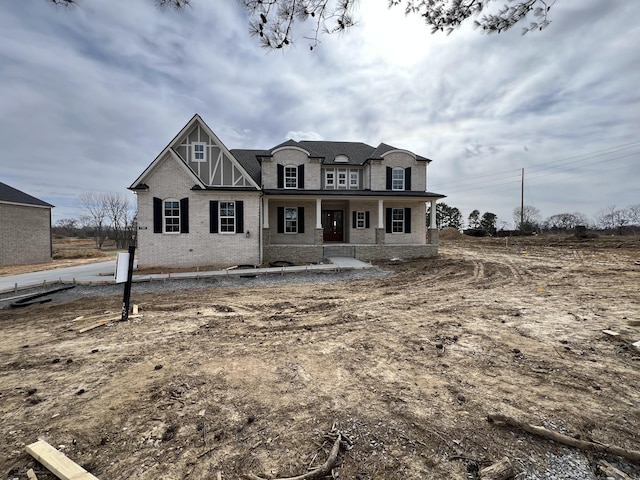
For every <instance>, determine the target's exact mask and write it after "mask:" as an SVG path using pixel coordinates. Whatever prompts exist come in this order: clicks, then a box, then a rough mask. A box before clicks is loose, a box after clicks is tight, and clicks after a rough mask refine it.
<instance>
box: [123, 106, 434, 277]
mask: <svg viewBox="0 0 640 480" xmlns="http://www.w3.org/2000/svg"><path fill="white" fill-rule="evenodd" d="M430 162H431V160H429V159H427V158H425V157H422V156H420V155H417V154H415V153H413V152H411V151H409V150H405V149H402V148H397V147H394V146H391V145H388V144H385V143H381V144H379V145H378V146H377V147H373V146H370V145H367V144H365V143H361V142H328V141H295V140H287V141H285V142H283V143H281V144H279V145H276V146H275V147H273V148H271V149H265V150H249V149H234V150H228V149H227V148H226V146H225V145H224V144H223V143H222V142H221V141H220V139H218V137H217V136H216V135H215V134H214V133H213V131H211V129H210V128H209V127H208V125H207V124H206V123H205V122H204V121H203V120H202V119H201V118H200V117H199V116H198V115H195V116H194V117H193V118H192V119H191V121H190V122H189V123H188V124H187V125H185V127H184V128H183V129H182V130H181V131H180V132H179V133H178V134H177V135H176V137H175V138H174V139H173V140H172V141H171V142H170V143H169V145H168V146H167V147H166V148H165V150H163V151H162V152H161V153H160V155H158V157H156V159H155V160H154V161H153V162H152V163H151V164H150V165H149V166H148V167H147V169H146V170H145V171H144V172H143V173H142V174H141V175H140V177H138V179H137V180H136V181H135V182H134V183H133V184H132V186H131V187H130V188H131V189H132V190H134V191H135V192H136V193H137V194H138V209H139V225H140V226H139V228H140V230H139V237H138V238H139V246H140V259H139V263H140V264H141V265H144V264H147V265H151V264H153V265H160V264H173V265H187V264H189V265H193V266H203V267H204V266H211V265H220V266H228V265H229V264H234V263H238V264H239V263H243V264H247V263H251V264H254V265H257V264H261V263H268V262H270V261H275V260H287V261H290V262H296V263H309V262H321V261H325V260H326V258H327V257H330V256H331V255H334V256H335V255H339V256H344V255H347V256H353V257H356V258H359V259H362V260H375V259H379V258H392V257H401V258H411V257H419V256H429V255H436V254H437V247H438V242H437V230H436V225H435V215H431V217H430V218H429V219H426V218H425V204H426V203H427V202H428V203H430V204H431V211H432V212H435V203H436V201H437V200H438V199H439V198H442V197H443V195H439V194H436V193H431V192H428V191H427V165H428V164H429V163H430ZM425 220H428V221H425Z"/></svg>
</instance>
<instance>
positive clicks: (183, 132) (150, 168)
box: [129, 113, 261, 190]
mask: <svg viewBox="0 0 640 480" xmlns="http://www.w3.org/2000/svg"><path fill="white" fill-rule="evenodd" d="M195 125H199V126H200V127H201V128H203V129H204V131H205V133H206V134H207V135H208V136H209V138H210V139H212V141H213V142H214V143H215V144H216V145H217V146H218V147H220V150H221V151H222V152H224V153H226V154H227V156H228V157H229V159H230V160H231V162H232V163H233V164H234V165H235V166H236V167H237V168H238V169H239V170H240V172H242V174H243V175H244V176H245V177H246V179H247V181H248V182H249V184H250V185H251V186H252V187H254V188H255V189H256V190H260V189H261V188H260V186H259V185H258V184H257V183H256V182H255V180H253V178H251V175H249V173H248V172H247V171H246V170H245V169H244V168H243V167H242V165H241V164H240V162H238V160H236V158H235V157H234V156H233V155H232V154H231V152H230V151H229V149H228V148H227V147H226V146H225V145H224V143H222V142H221V141H220V139H219V138H218V137H217V135H216V134H215V133H213V131H212V130H211V129H210V128H209V126H208V125H207V124H206V123H205V121H204V120H203V119H202V117H200V115H198V114H197V113H196V114H195V115H194V116H193V117H192V118H191V120H189V121H188V122H187V124H186V125H185V126H184V127H182V130H180V131H179V132H178V134H177V135H176V136H175V137H173V140H171V142H169V144H168V145H167V146H166V147H165V148H164V149H163V150H162V151H161V152H160V154H158V156H157V157H156V158H155V159H154V160H153V162H151V163H150V164H149V166H148V167H147V168H146V169H145V170H144V172H142V174H140V176H139V177H138V178H137V179H136V180H135V181H134V182H133V183H132V184H131V186H130V187H129V189H131V190H133V189H135V187H136V186H137V185H139V184H141V183H144V181H145V180H146V178H147V177H148V176H149V175H150V174H151V172H152V171H153V170H154V169H155V168H156V167H157V165H158V163H160V161H161V160H162V159H163V158H164V156H165V155H166V154H167V152H169V151H170V152H172V156H173V157H174V158H175V159H176V160H178V161H179V162H180V163H181V164H182V165H183V166H184V167H185V169H186V170H187V171H189V172H190V174H191V175H192V177H193V179H194V180H195V182H196V183H197V184H198V185H199V186H200V187H202V188H203V189H206V186H205V184H204V183H203V182H202V181H201V180H200V179H199V178H198V176H197V175H196V174H195V172H194V171H193V170H192V169H191V168H190V167H189V166H188V165H187V164H186V163H185V162H186V160H182V159H181V158H180V156H179V155H178V154H177V153H176V152H175V151H174V150H173V148H174V147H175V146H176V145H177V142H178V140H180V139H181V138H182V137H183V136H184V135H186V134H187V133H188V132H189V131H190V130H191V129H192V128H193V127H194V126H195Z"/></svg>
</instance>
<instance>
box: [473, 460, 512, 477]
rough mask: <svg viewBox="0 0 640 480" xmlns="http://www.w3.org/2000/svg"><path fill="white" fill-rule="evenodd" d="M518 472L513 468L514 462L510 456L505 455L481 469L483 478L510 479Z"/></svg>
mask: <svg viewBox="0 0 640 480" xmlns="http://www.w3.org/2000/svg"><path fill="white" fill-rule="evenodd" d="M515 474H516V472H515V470H514V469H513V464H512V463H511V460H510V459H509V457H504V458H503V459H502V460H500V461H498V462H496V463H494V464H493V465H490V466H488V467H486V468H483V469H482V470H480V479H481V480H508V479H509V478H513V477H514V476H515Z"/></svg>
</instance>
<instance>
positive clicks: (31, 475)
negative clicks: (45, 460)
mask: <svg viewBox="0 0 640 480" xmlns="http://www.w3.org/2000/svg"><path fill="white" fill-rule="evenodd" d="M27 478H28V479H29V480H38V477H37V476H36V473H35V472H34V471H33V468H30V469H29V470H27Z"/></svg>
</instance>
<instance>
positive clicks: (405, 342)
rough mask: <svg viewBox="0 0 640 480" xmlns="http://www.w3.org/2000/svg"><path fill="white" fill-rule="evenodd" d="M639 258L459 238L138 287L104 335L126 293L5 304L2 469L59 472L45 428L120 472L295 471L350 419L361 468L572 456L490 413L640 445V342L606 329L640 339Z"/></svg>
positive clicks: (628, 253)
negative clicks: (317, 269)
mask: <svg viewBox="0 0 640 480" xmlns="http://www.w3.org/2000/svg"><path fill="white" fill-rule="evenodd" d="M637 260H640V242H638V240H637V239H632V240H615V241H613V240H612V241H598V240H591V241H585V242H578V241H566V240H558V241H557V242H556V241H549V240H548V239H547V240H545V241H540V240H536V239H528V240H521V241H520V242H517V241H515V240H509V244H508V245H506V242H505V240H504V239H451V240H450V239H447V240H443V241H442V248H441V256H440V257H439V258H435V259H423V260H418V261H411V262H394V263H392V262H387V263H382V264H381V265H380V266H381V268H384V269H388V270H391V271H392V273H391V274H390V275H387V276H384V277H379V278H371V279H365V280H357V281H350V282H335V283H322V284H302V285H301V284H290V285H282V286H275V287H270V288H255V287H251V286H250V285H249V284H248V285H247V286H246V287H244V288H219V287H218V288H207V289H199V290H197V291H188V290H175V291H166V292H163V293H161V294H148V295H138V296H136V297H135V300H134V301H135V303H137V304H139V305H140V313H141V314H142V317H141V318H136V319H132V320H130V321H128V322H125V323H120V322H118V323H113V324H108V325H106V326H102V327H99V328H96V329H93V330H90V331H88V332H85V333H79V332H78V329H80V328H81V327H83V326H86V325H88V324H91V320H90V319H89V320H81V321H74V319H75V318H76V317H78V316H79V315H85V316H89V315H96V314H101V313H104V312H105V311H111V312H117V311H118V307H119V302H120V299H119V298H118V297H96V298H90V299H87V298H84V299H81V300H76V301H72V302H69V303H64V304H49V305H36V306H31V307H27V308H24V309H3V310H0V332H1V335H0V380H1V383H0V416H1V420H0V431H1V432H2V435H0V451H1V452H3V454H4V455H2V456H0V474H1V475H6V476H7V478H20V479H22V478H26V470H27V469H28V468H30V467H31V468H34V469H35V471H36V474H37V475H38V478H39V479H41V480H47V479H53V478H54V477H53V475H51V474H50V473H48V472H47V471H46V470H45V469H44V468H43V467H42V466H40V465H39V464H37V463H35V462H34V461H33V460H32V459H31V458H30V457H29V456H28V455H27V454H26V453H25V451H24V447H25V445H26V444H29V443H32V442H34V441H36V440H37V439H38V438H39V437H42V438H44V439H45V440H47V441H48V442H49V443H51V444H52V445H54V446H55V447H56V448H59V449H61V450H62V451H63V452H65V453H66V454H67V455H68V456H69V457H70V458H71V459H73V460H74V461H76V462H77V463H79V464H81V465H83V466H84V467H85V468H87V469H88V470H89V471H90V472H92V473H93V474H94V475H96V476H97V477H98V478H101V479H105V480H106V479H125V478H131V479H134V478H135V479H160V478H162V479H209V478H217V475H218V473H220V476H219V477H218V478H222V479H235V478H241V476H242V475H243V474H246V473H254V474H258V475H261V476H264V477H269V476H271V477H278V476H280V477H286V476H293V475H298V474H301V473H304V472H306V471H307V469H308V468H310V467H313V466H317V465H319V464H321V463H322V462H323V461H324V460H325V459H326V457H327V455H328V452H329V449H330V448H331V443H332V441H331V440H329V439H325V437H324V434H325V433H326V432H328V431H329V430H331V428H332V426H333V425H334V424H335V427H336V429H339V430H340V431H341V432H343V433H344V434H346V435H348V436H349V438H350V440H351V441H352V443H353V446H352V448H351V449H350V450H348V451H343V452H341V454H340V457H339V462H338V467H337V469H336V471H335V474H337V473H338V472H339V478H344V479H359V480H366V479H467V478H475V477H474V475H475V473H474V472H476V471H477V469H478V468H482V467H484V466H487V465H489V464H491V463H493V462H494V461H497V460H499V459H500V458H502V457H503V456H505V455H507V456H509V457H510V458H511V459H512V461H513V463H514V465H516V467H517V468H518V469H520V470H522V471H523V472H525V471H529V472H534V471H539V472H542V471H544V470H545V468H546V464H545V462H547V461H548V460H549V458H550V457H549V455H552V456H556V457H560V456H562V455H564V454H566V453H567V451H568V450H567V449H566V448H565V447H561V446H559V445H557V444H554V443H553V442H549V441H546V440H543V439H540V438H536V437H534V436H531V435H528V434H525V433H523V432H520V431H514V430H512V429H509V428H504V427H498V426H495V425H491V424H489V423H488V422H487V421H486V415H487V414H488V413H490V412H502V413H504V414H507V415H510V416H512V417H515V418H517V419H519V420H523V421H527V422H530V423H533V424H537V425H545V426H547V427H548V428H551V429H554V430H556V431H559V432H562V433H566V434H569V435H572V436H579V437H580V438H582V439H593V440H596V441H599V442H604V443H612V444H616V445H619V446H621V447H624V448H628V449H636V450H638V449H640V443H639V438H640V436H639V435H638V432H639V431H640V390H639V389H638V380H639V378H640V377H639V370H638V369H639V368H640V355H639V354H638V353H635V352H634V351H633V350H632V349H630V348H628V347H627V346H625V345H624V343H621V342H620V341H617V340H615V339H612V338H610V337H608V336H606V335H604V334H603V333H602V330H603V329H612V330H616V331H619V332H626V335H627V337H628V338H631V339H633V340H634V341H635V340H640V327H634V326H630V325H629V320H638V319H640V289H639V287H640V266H639V265H637V264H636V263H635V262H636V261H637ZM588 458H589V459H590V460H593V459H594V458H600V457H599V456H596V457H594V456H588ZM618 465H619V466H620V468H622V469H623V470H625V471H627V473H628V474H629V475H632V477H633V476H634V474H637V472H638V470H637V469H635V467H634V466H632V465H629V464H628V463H625V462H621V463H619V464H618ZM335 478H337V477H335ZM521 478H524V477H521ZM536 478H537V477H536ZM541 478H542V477H541Z"/></svg>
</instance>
